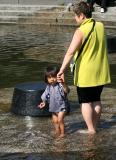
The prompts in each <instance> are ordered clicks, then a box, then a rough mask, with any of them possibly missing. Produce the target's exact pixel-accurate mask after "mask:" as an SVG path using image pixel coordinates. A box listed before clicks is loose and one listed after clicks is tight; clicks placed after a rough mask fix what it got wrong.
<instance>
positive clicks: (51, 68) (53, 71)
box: [44, 66, 59, 83]
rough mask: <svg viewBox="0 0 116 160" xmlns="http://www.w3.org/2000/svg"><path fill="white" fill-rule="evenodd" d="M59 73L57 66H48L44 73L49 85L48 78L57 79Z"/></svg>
mask: <svg viewBox="0 0 116 160" xmlns="http://www.w3.org/2000/svg"><path fill="white" fill-rule="evenodd" d="M58 72H59V68H58V67H56V66H48V67H47V68H46V70H45V73H44V81H45V82H46V83H48V80H47V77H49V76H52V77H56V76H57V73H58Z"/></svg>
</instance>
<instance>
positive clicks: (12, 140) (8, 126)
mask: <svg viewBox="0 0 116 160" xmlns="http://www.w3.org/2000/svg"><path fill="white" fill-rule="evenodd" d="M74 30H75V28H68V27H45V26H44V27H39V26H38V25H29V26H27V25H26V26H25V25H24V26H22V25H9V26H6V25H0V88H7V87H14V85H15V84H17V83H20V82H29V81H39V80H42V78H43V77H42V75H43V71H44V68H45V67H46V66H47V65H49V64H54V65H60V64H61V62H62V59H63V57H64V53H65V52H66V49H67V47H68V45H69V43H70V40H71V37H72V35H73V33H74ZM107 34H112V35H113V34H114V30H110V31H109V30H108V32H107ZM109 59H110V65H111V74H112V84H111V85H109V86H108V87H109V88H106V89H105V94H104V95H103V104H104V106H105V105H106V106H107V107H106V112H108V113H105V114H104V115H103V116H102V120H101V126H100V127H99V132H98V133H97V135H96V136H92V137H91V136H88V135H81V134H79V133H77V130H78V129H80V128H83V127H85V124H84V122H83V119H82V116H81V114H79V113H80V110H79V108H77V102H76V105H75V103H74V104H73V103H72V104H73V105H75V106H76V107H75V106H74V107H75V108H74V107H73V105H72V108H71V111H72V113H71V114H70V115H68V116H66V120H65V124H66V133H67V134H66V137H65V138H64V139H55V138H54V137H53V134H52V130H53V126H52V124H51V118H50V117H47V118H45V117H42V118H39V117H36V118H33V117H28V116H26V117H24V116H17V115H13V114H11V113H9V107H8V106H7V104H4V105H2V106H0V160H14V159H16V160H23V159H24V160H43V159H44V160H53V159H55V160H65V159H66V160H114V159H115V157H116V154H115V146H116V144H115V142H116V132H115V127H116V116H115V109H114V108H115V101H114V100H115V97H116V94H115V88H116V70H115V67H116V54H109ZM66 79H67V81H68V84H69V85H71V84H72V75H71V74H70V72H69V70H68V73H67V74H66ZM111 87H112V88H111ZM5 91H7V92H8V91H9V90H8V89H7V90H5ZM5 93H6V92H5ZM5 93H4V94H5ZM9 93H12V92H9ZM0 95H2V96H3V93H1V92H0ZM7 96H9V95H6V99H7ZM73 96H74V92H73V94H72V97H73ZM109 96H110V97H111V100H108V99H109ZM0 105H1V104H0ZM112 106H113V107H112ZM108 107H109V108H108ZM110 108H111V110H110ZM107 109H108V111H107ZM113 109H114V110H113ZM109 110H110V111H112V112H111V113H112V114H109ZM109 146H110V147H109Z"/></svg>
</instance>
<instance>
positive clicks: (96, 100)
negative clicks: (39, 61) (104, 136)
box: [57, 2, 111, 134]
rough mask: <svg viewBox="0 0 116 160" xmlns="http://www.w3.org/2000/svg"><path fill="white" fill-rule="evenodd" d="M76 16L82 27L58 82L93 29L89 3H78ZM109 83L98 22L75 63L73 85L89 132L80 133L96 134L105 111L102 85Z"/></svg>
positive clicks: (61, 69) (67, 55)
mask: <svg viewBox="0 0 116 160" xmlns="http://www.w3.org/2000/svg"><path fill="white" fill-rule="evenodd" d="M74 13H75V19H76V22H77V24H79V25H80V27H79V28H78V29H76V31H75V33H74V36H73V39H72V42H71V44H70V46H69V48H68V51H67V53H66V55H65V57H64V60H63V63H62V66H61V68H60V71H59V73H58V74H57V78H58V80H60V78H61V77H62V76H63V74H64V71H65V70H66V68H67V66H68V65H69V64H70V62H71V60H72V58H73V57H74V58H75V57H76V56H77V55H78V53H79V50H80V48H81V46H82V44H83V43H84V40H85V38H86V37H87V35H88V34H89V32H90V30H91V28H92V26H93V19H92V18H91V9H90V7H89V5H88V4H87V3H86V2H80V3H79V4H75V5H74ZM110 82H111V80H110V71H109V64H108V57H107V46H106V38H105V31H104V26H103V24H102V23H101V22H96V23H95V26H94V29H93V32H92V33H91V35H90V36H89V38H88V40H87V42H86V44H85V46H84V48H83V50H82V52H81V54H80V56H79V57H78V59H77V61H76V65H75V71H74V85H75V86H76V87H77V94H78V99H79V103H80V106H81V111H82V115H83V118H84V120H85V122H86V125H87V128H88V130H87V131H83V130H82V131H80V132H81V133H83V132H84V133H90V134H94V133H96V125H97V122H98V120H99V119H100V115H101V109H102V105H101V100H100V95H101V92H102V89H103V86H104V85H105V84H108V83H110Z"/></svg>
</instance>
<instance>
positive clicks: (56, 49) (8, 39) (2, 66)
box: [0, 25, 73, 87]
mask: <svg viewBox="0 0 116 160" xmlns="http://www.w3.org/2000/svg"><path fill="white" fill-rule="evenodd" d="M0 30H1V34H0V44H1V45H0V75H1V76H0V87H8V86H14V84H17V83H19V82H26V81H38V80H42V78H43V77H42V75H43V70H44V68H45V67H46V66H47V65H49V64H54V65H60V64H61V62H62V59H63V56H64V53H65V51H66V48H67V47H66V46H67V44H68V43H69V40H70V39H71V36H72V34H73V32H72V30H73V29H69V30H66V28H55V27H52V28H51V27H47V28H46V27H44V28H42V27H39V26H33V25H32V26H19V25H16V26H15V25H13V26H0ZM65 30H66V33H65V34H63V32H64V31H65Z"/></svg>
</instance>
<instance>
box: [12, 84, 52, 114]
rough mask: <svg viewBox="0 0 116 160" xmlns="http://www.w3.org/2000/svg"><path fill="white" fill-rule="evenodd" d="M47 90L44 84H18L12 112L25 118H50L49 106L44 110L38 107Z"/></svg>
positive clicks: (15, 89) (14, 94)
mask: <svg viewBox="0 0 116 160" xmlns="http://www.w3.org/2000/svg"><path fill="white" fill-rule="evenodd" d="M45 88H46V84H45V83H44V82H28V83H22V84H17V85H16V86H15V88H14V93H13V99H12V105H11V112H13V113H15V114H19V115H24V116H50V115H51V113H50V112H49V105H48V104H46V106H45V107H44V108H42V109H40V108H39V107H38V104H39V103H40V102H41V101H42V100H41V95H42V93H43V92H44V90H45Z"/></svg>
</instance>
